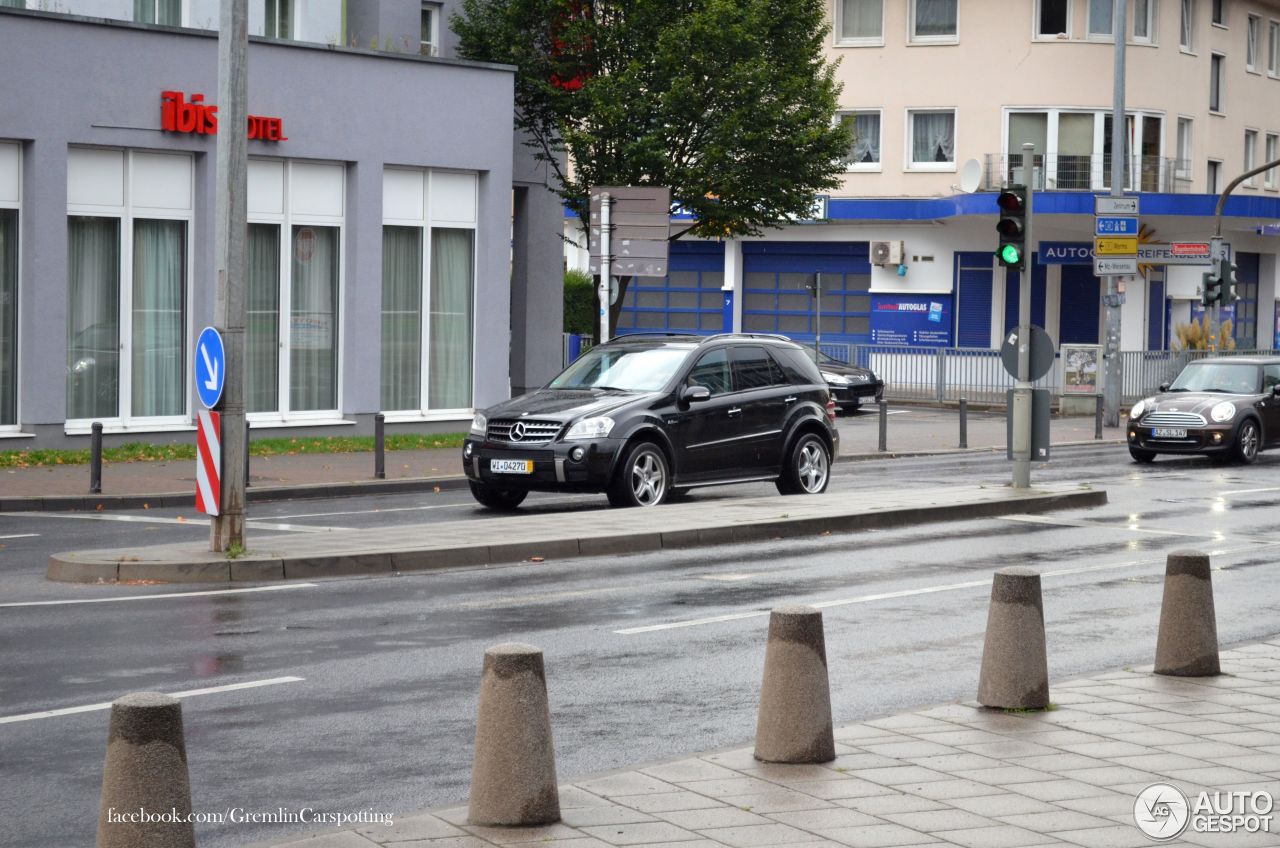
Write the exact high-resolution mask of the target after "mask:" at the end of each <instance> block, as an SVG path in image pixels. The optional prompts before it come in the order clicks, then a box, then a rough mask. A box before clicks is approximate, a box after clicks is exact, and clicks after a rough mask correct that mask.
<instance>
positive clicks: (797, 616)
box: [756, 606, 836, 763]
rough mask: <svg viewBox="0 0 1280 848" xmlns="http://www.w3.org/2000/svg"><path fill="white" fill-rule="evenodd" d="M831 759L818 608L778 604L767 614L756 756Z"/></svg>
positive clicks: (832, 746)
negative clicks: (767, 628) (767, 630)
mask: <svg viewBox="0 0 1280 848" xmlns="http://www.w3.org/2000/svg"><path fill="white" fill-rule="evenodd" d="M835 758H836V743H835V738H834V736H833V735H832V729H831V688H830V685H829V684H828V682H827V651H826V644H825V642H824V640H823V637H822V613H821V612H819V611H818V610H816V609H814V608H813V607H806V606H784V607H778V608H776V609H774V611H773V613H772V614H771V615H770V616H769V642H768V645H767V646H766V648H765V654H764V683H763V685H762V686H761V688H760V716H759V719H758V721H757V723H756V759H757V760H763V761H764V762H767V763H826V762H830V761H831V760H834V759H835Z"/></svg>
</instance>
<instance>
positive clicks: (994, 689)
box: [978, 566, 1049, 710]
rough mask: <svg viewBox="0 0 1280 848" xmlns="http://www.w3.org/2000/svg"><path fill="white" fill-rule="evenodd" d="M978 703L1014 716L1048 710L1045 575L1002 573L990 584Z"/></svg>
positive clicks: (1016, 571) (1012, 570)
mask: <svg viewBox="0 0 1280 848" xmlns="http://www.w3.org/2000/svg"><path fill="white" fill-rule="evenodd" d="M978 703H979V704H982V705H983V706H984V707H998V708H1000V709H1014V710H1042V709H1044V708H1045V707H1047V706H1049V661H1048V656H1047V654H1046V652H1045V642H1044V602H1043V601H1042V599H1041V597H1040V575H1039V573H1038V572H1036V571H1034V570H1033V569H1030V568H1022V567H1020V566H1012V567H1009V568H1001V569H999V570H998V571H996V573H995V577H994V578H993V579H992V581H991V607H990V609H989V610H988V612H987V636H986V641H985V643H984V644H983V647H982V672H981V674H980V675H979V677H978Z"/></svg>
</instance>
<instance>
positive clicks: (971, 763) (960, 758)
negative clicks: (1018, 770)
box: [905, 753, 1004, 777]
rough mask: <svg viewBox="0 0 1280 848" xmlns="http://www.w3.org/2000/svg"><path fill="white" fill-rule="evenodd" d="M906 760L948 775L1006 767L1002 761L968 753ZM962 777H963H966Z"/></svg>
mask: <svg viewBox="0 0 1280 848" xmlns="http://www.w3.org/2000/svg"><path fill="white" fill-rule="evenodd" d="M905 759H908V760H910V761H911V762H913V763H915V764H916V765H918V766H923V767H925V768H928V769H933V770H935V771H944V772H946V773H947V774H960V773H961V772H963V771H973V770H977V769H993V768H999V767H1000V766H1003V765H1004V761H1002V760H997V759H993V758H992V757H984V756H982V755H981V754H968V753H955V754H943V755H941V756H934V757H906V758H905ZM961 776H962V777H963V776H964V775H961Z"/></svg>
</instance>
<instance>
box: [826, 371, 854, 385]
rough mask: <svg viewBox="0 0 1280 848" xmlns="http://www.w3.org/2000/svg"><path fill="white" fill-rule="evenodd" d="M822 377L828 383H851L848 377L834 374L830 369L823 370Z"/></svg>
mask: <svg viewBox="0 0 1280 848" xmlns="http://www.w3.org/2000/svg"><path fill="white" fill-rule="evenodd" d="M822 379H824V380H826V381H827V382H828V383H830V384H831V385H833V386H847V385H849V378H848V377H841V376H840V375H839V374H832V373H830V372H829V371H823V372H822Z"/></svg>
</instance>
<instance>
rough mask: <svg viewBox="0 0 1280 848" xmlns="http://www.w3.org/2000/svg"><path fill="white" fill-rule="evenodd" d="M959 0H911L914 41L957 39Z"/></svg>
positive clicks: (912, 37) (912, 36)
mask: <svg viewBox="0 0 1280 848" xmlns="http://www.w3.org/2000/svg"><path fill="white" fill-rule="evenodd" d="M958 2H959V0H911V40H912V41H955V40H956V33H957V28H956V5H957V3H958Z"/></svg>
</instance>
